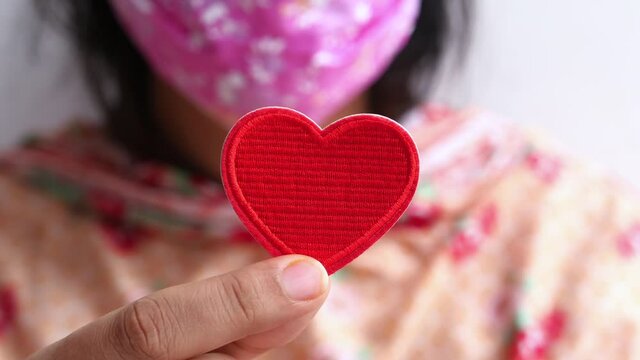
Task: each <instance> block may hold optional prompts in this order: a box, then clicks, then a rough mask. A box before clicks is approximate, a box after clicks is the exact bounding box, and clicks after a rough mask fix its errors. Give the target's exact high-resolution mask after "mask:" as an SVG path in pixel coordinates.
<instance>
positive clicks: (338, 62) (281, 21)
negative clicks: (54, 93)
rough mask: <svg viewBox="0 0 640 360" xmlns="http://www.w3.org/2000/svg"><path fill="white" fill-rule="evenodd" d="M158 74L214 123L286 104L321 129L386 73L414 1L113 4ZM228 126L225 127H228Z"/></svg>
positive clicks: (146, 0)
mask: <svg viewBox="0 0 640 360" xmlns="http://www.w3.org/2000/svg"><path fill="white" fill-rule="evenodd" d="M111 3H112V5H113V7H114V8H115V10H116V13H117V15H118V17H119V18H120V20H121V22H122V23H123V25H124V27H125V29H126V30H127V31H128V33H129V34H130V36H131V37H132V40H133V41H134V42H135V43H136V44H137V46H138V49H139V50H140V51H141V52H142V53H143V55H144V57H145V58H146V59H147V61H148V62H149V64H150V65H151V66H152V67H153V69H154V70H155V71H156V73H157V74H158V75H160V76H161V77H163V78H164V79H165V80H167V81H168V82H169V83H171V84H172V85H173V86H174V87H176V88H177V89H179V90H180V91H182V92H183V93H184V94H185V95H186V96H187V97H188V98H190V99H191V100H192V101H193V102H195V103H196V104H197V105H198V106H200V107H201V108H202V109H204V110H205V111H208V112H214V113H216V114H217V115H221V116H219V117H220V118H228V119H236V118H238V117H239V116H241V115H243V114H245V113H247V112H249V111H252V110H254V109H256V108H259V107H263V106H286V107H291V108H294V109H296V110H298V111H301V112H303V113H305V114H307V115H309V116H310V117H311V118H313V119H315V120H316V121H318V122H319V123H321V124H323V123H326V122H327V121H328V120H330V119H327V117H328V116H330V115H331V114H333V113H334V112H336V111H337V110H339V108H340V107H341V106H342V105H344V104H345V103H346V102H348V101H349V100H350V99H352V98H353V97H354V96H355V95H357V94H359V93H360V92H362V91H363V90H364V89H365V88H366V87H367V86H369V85H370V84H371V83H372V82H374V81H375V80H376V79H377V77H378V76H379V75H380V74H381V73H382V72H383V71H384V70H385V68H386V67H387V66H388V64H389V63H390V62H391V60H392V59H393V57H394V56H395V55H396V54H397V53H398V52H399V51H400V49H401V48H402V47H403V45H404V44H405V43H406V41H407V40H408V38H409V36H410V35H411V33H412V31H413V29H414V26H415V21H416V16H417V14H418V10H419V6H420V1H419V0H174V1H171V0H111ZM225 125H226V126H231V125H233V124H232V123H227V124H225Z"/></svg>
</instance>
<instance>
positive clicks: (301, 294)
mask: <svg viewBox="0 0 640 360" xmlns="http://www.w3.org/2000/svg"><path fill="white" fill-rule="evenodd" d="M280 281H281V283H282V288H283V290H284V292H285V293H286V295H287V296H289V298H290V299H292V300H295V301H303V300H311V299H315V298H317V297H318V296H320V295H321V294H322V293H323V292H324V291H325V289H326V286H327V281H328V276H327V272H326V271H325V270H324V268H322V267H321V265H316V264H314V263H312V262H310V261H308V260H297V261H293V262H292V263H290V264H289V265H288V266H287V267H286V268H285V269H284V270H283V271H282V276H281V277H280Z"/></svg>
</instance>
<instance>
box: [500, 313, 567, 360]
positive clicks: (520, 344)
mask: <svg viewBox="0 0 640 360" xmlns="http://www.w3.org/2000/svg"><path fill="white" fill-rule="evenodd" d="M565 326H566V315H565V313H564V312H562V311H559V310H554V311H552V312H551V313H549V314H548V315H547V316H545V317H544V319H542V321H541V322H540V323H539V324H537V325H535V326H532V327H530V328H528V329H522V330H520V331H518V332H517V333H516V336H515V341H514V343H513V348H512V352H511V359H512V360H543V359H545V358H546V357H547V355H548V354H547V353H548V352H549V349H550V348H551V346H552V345H553V344H554V343H555V342H556V341H557V340H558V339H559V338H560V336H561V335H562V332H563V331H564V328H565Z"/></svg>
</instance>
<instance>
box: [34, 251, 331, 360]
mask: <svg viewBox="0 0 640 360" xmlns="http://www.w3.org/2000/svg"><path fill="white" fill-rule="evenodd" d="M328 287H329V284H328V276H327V273H326V271H325V270H324V268H323V267H322V265H321V264H320V263H318V262H317V261H315V260H313V259H311V258H308V257H304V256H298V255H290V256H282V257H279V258H273V259H269V260H266V261H263V262H260V263H257V264H254V265H251V266H249V267H246V268H243V269H240V270H238V271H234V272H231V273H228V274H224V275H220V276H216V277H213V278H209V279H206V280H202V281H198V282H193V283H189V284H184V285H179V286H175V287H171V288H167V289H164V290H161V291H159V292H157V293H154V294H151V295H149V296H147V297H144V298H142V299H140V300H137V301H136V302H134V303H133V304H131V305H128V306H126V307H124V308H121V309H119V310H116V311H114V312H112V313H110V314H108V315H106V316H105V317H103V318H101V319H99V320H97V321H96V322H93V323H91V324H89V325H87V326H85V327H84V328H82V329H80V330H78V331H77V332H75V333H73V334H71V335H70V336H68V337H67V338H65V339H63V340H61V341H60V342H59V343H57V344H54V345H53V346H51V347H50V348H49V349H45V350H44V351H43V352H42V353H40V354H39V355H40V356H38V354H36V356H34V357H33V359H53V358H64V359H86V358H92V359H118V358H125V359H185V358H191V357H195V356H199V355H202V354H205V353H208V352H219V353H220V355H221V354H229V355H231V356H234V357H236V356H237V355H240V354H242V355H241V356H240V357H252V356H254V355H257V354H258V353H260V352H262V351H266V350H268V349H270V348H272V347H277V346H280V345H283V344H281V343H280V342H282V341H283V339H286V341H290V340H291V339H292V337H293V336H294V335H297V333H299V332H300V331H301V330H302V329H304V327H306V325H307V324H308V322H309V321H310V319H311V318H312V316H313V314H315V312H316V311H317V310H318V309H319V308H320V306H321V305H322V303H323V302H324V299H325V298H326V295H327V292H328Z"/></svg>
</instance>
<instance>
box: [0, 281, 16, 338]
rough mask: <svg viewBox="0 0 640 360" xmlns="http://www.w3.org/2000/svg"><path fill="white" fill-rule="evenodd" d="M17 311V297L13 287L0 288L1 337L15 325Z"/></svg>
mask: <svg viewBox="0 0 640 360" xmlns="http://www.w3.org/2000/svg"><path fill="white" fill-rule="evenodd" d="M17 309H18V304H17V301H16V296H15V293H14V292H13V290H12V289H11V287H9V286H4V287H0V336H2V335H3V334H4V333H5V332H6V331H7V330H9V327H11V326H12V325H13V324H14V323H15V321H16V316H17Z"/></svg>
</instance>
